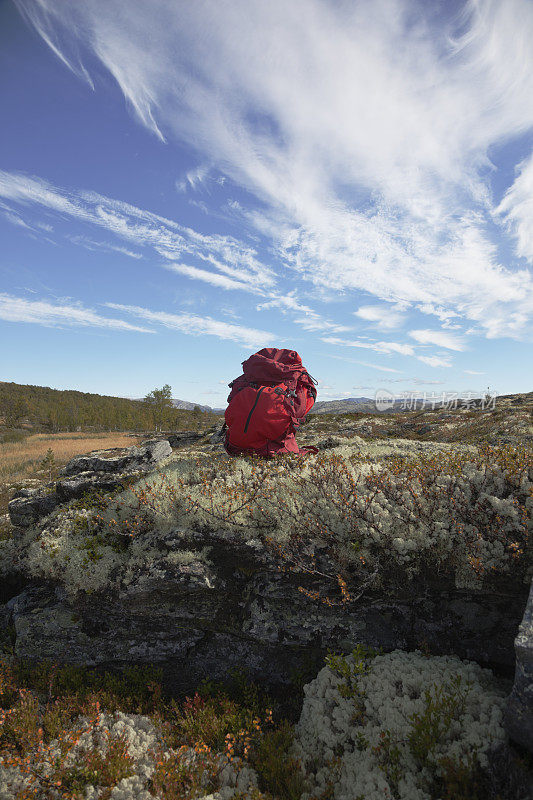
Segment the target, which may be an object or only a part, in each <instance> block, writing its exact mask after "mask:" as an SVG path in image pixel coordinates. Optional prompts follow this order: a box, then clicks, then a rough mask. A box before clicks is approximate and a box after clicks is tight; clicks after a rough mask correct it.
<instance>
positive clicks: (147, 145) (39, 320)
mask: <svg viewBox="0 0 533 800" xmlns="http://www.w3.org/2000/svg"><path fill="white" fill-rule="evenodd" d="M0 37H1V40H0V45H1V46H0V98H1V108H2V111H3V114H2V125H1V126H0V236H1V241H2V248H1V251H0V275H1V284H0V336H1V337H2V342H3V345H4V346H3V347H2V351H1V352H2V363H1V374H0V378H1V379H2V380H7V381H15V382H18V383H29V384H37V385H45V386H52V387H54V388H59V389H64V388H74V389H79V390H81V391H91V392H98V393H100V394H111V395H119V396H126V397H140V396H143V395H144V394H146V393H147V392H148V391H150V390H151V389H153V388H154V387H159V386H162V385H163V384H164V383H169V384H170V385H171V386H172V388H173V395H174V397H179V398H182V399H185V400H191V401H197V402H201V403H206V404H209V405H211V406H214V407H224V405H225V400H226V396H227V392H228V389H227V384H228V382H229V381H230V380H232V379H233V378H234V377H236V376H237V375H238V374H239V373H240V371H241V367H240V365H241V362H242V361H243V360H244V359H246V358H247V357H248V356H249V355H251V354H252V353H253V352H255V351H256V350H258V349H260V348H262V347H272V346H273V347H287V348H291V349H296V350H298V352H299V353H300V354H301V356H302V358H303V360H304V363H305V364H306V366H307V367H308V369H309V371H310V373H311V374H312V375H314V376H315V377H316V378H318V380H319V387H318V388H319V399H323V400H327V399H333V398H342V397H350V396H360V395H366V396H372V395H373V393H374V392H375V391H376V390H377V389H378V388H380V387H381V388H387V389H388V390H390V391H392V392H394V393H397V394H398V395H399V394H401V393H402V392H416V393H417V394H418V395H420V396H421V395H422V394H423V393H431V394H432V393H435V392H437V393H438V392H441V391H443V392H453V391H456V392H460V393H462V392H478V393H480V392H482V391H483V390H484V389H485V388H486V387H487V386H490V387H491V389H492V390H494V391H496V392H498V393H500V394H503V393H507V392H517V391H530V390H531V389H532V385H531V363H532V359H531V340H532V335H531V334H532V329H533V326H532V317H533V281H532V275H531V265H532V262H533V103H532V101H531V98H532V96H533V49H532V48H531V41H533V0H506V2H505V3H501V2H498V0H479V1H478V2H472V3H466V4H463V3H455V2H448V1H447V2H444V0H443V2H441V3H439V2H435V3H416V2H412V1H409V2H408V1H407V0H351V2H341V0H335V1H334V0H329V2H325V0H291V3H288V4H287V3H285V2H282V0H270V1H269V2H268V3H264V2H260V0H209V1H207V0H195V2H194V3H184V2H183V3H180V2H175V1H174V0H149V2H146V0H144V1H143V2H140V1H139V0H84V2H83V3H72V2H71V0H15V2H11V1H10V0H8V1H7V2H6V1H5V0H4V2H2V3H0Z"/></svg>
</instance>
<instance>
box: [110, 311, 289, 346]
mask: <svg viewBox="0 0 533 800" xmlns="http://www.w3.org/2000/svg"><path fill="white" fill-rule="evenodd" d="M105 305H106V306H107V307H108V308H114V309H116V310H117V311H123V312H125V313H127V314H132V315H133V316H135V317H140V318H141V319H145V320H147V321H149V322H152V323H157V324H159V325H163V326H164V327H165V328H170V329H171V330H176V331H181V332H182V333H186V334H188V335H189V336H203V335H208V336H216V337H218V338H219V339H227V340H229V341H232V342H238V343H239V344H242V345H244V346H245V347H266V346H267V345H269V344H271V343H272V341H274V340H276V339H277V338H278V337H276V336H275V334H273V333H269V332H268V331H262V330H257V329H255V328H247V327H245V326H244V325H233V324H230V323H228V322H223V321H222V320H216V319H212V318H211V317H200V316H198V315H196V314H170V313H168V312H166V311H152V310H150V309H148V308H142V307H141V306H132V305H123V304H122V303H106V304H105Z"/></svg>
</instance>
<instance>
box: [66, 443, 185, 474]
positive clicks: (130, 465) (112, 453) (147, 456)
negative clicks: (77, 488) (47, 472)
mask: <svg viewBox="0 0 533 800" xmlns="http://www.w3.org/2000/svg"><path fill="white" fill-rule="evenodd" d="M170 455H172V448H171V446H170V444H169V442H168V440H167V439H151V440H149V441H147V442H143V444H142V445H139V446H138V447H136V446H135V445H134V446H133V447H127V448H121V449H111V450H97V451H95V452H94V453H88V454H87V455H84V456H76V458H73V459H71V460H70V461H69V462H68V464H66V465H65V466H64V467H63V469H62V470H61V475H63V476H69V475H78V474H79V473H80V472H122V471H123V470H127V469H136V468H138V467H142V466H145V465H153V464H155V463H157V462H158V461H161V459H163V458H167V456H170Z"/></svg>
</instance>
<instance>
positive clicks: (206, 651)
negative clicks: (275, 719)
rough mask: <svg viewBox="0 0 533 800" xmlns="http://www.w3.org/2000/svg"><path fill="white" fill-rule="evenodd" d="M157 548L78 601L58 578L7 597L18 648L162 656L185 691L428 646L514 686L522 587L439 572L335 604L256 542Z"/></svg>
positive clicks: (222, 540) (280, 679)
mask: <svg viewBox="0 0 533 800" xmlns="http://www.w3.org/2000/svg"><path fill="white" fill-rule="evenodd" d="M157 551H159V554H160V555H159V557H158V556H157V553H155V551H153V552H154V555H153V556H152V557H151V559H150V560H149V561H148V560H147V561H146V563H145V564H144V565H142V566H137V567H136V568H135V570H134V572H133V573H132V574H126V575H124V576H123V579H122V580H120V581H118V583H117V584H116V586H115V587H114V588H111V587H110V588H109V589H107V590H104V591H98V592H94V593H89V592H78V593H77V595H76V596H75V598H72V597H69V596H68V595H67V593H66V592H65V589H64V588H63V587H62V586H61V585H60V584H56V585H54V584H52V583H44V584H43V583H41V584H40V585H39V584H38V583H37V582H36V583H34V584H33V585H30V586H28V588H26V589H25V590H24V591H23V592H22V593H21V594H19V595H18V596H17V597H15V598H13V599H12V600H10V601H9V603H8V608H9V610H10V614H11V618H12V624H13V625H14V629H15V634H16V642H15V653H16V655H17V656H19V657H24V658H28V659H30V660H37V659H42V658H48V659H52V660H56V659H57V660H60V661H64V662H69V663H77V664H81V663H84V664H91V665H96V664H116V665H121V664H124V663H144V664H146V663H158V664H160V665H161V666H163V667H164V669H165V671H166V677H167V681H168V682H169V684H171V685H172V686H173V688H175V689H178V690H180V691H184V690H185V691H188V690H190V689H192V688H193V687H194V685H196V684H197V683H198V680H199V679H200V678H201V677H210V678H212V679H213V680H224V679H225V677H226V676H227V673H228V671H229V670H230V669H231V668H232V667H238V666H242V665H243V664H245V665H246V666H247V667H248V668H249V670H250V673H251V675H252V677H253V678H254V679H256V680H259V681H261V682H262V683H263V684H265V685H267V686H273V685H278V686H279V685H282V684H288V683H290V681H291V675H292V673H293V671H294V670H298V669H302V668H303V667H304V665H305V664H306V663H309V661H311V662H312V663H313V664H314V665H315V666H321V665H322V663H323V659H324V656H325V655H326V654H327V651H328V649H331V650H335V651H336V652H349V651H351V650H352V649H353V647H354V646H355V645H356V644H357V643H358V642H364V643H366V644H369V645H371V646H373V647H376V648H378V647H383V648H384V650H385V651H389V650H392V649H395V648H400V649H405V650H412V649H415V648H417V647H420V646H427V647H428V648H429V651H430V652H431V653H433V654H435V655H441V654H446V653H450V654H455V655H458V656H459V657H460V658H466V659H471V660H475V661H477V662H478V663H480V664H482V665H484V666H489V667H492V668H493V669H495V670H496V671H497V672H499V673H500V674H503V675H505V676H507V678H508V679H509V689H510V685H511V676H512V674H513V671H514V663H515V662H514V652H513V641H514V637H515V635H516V630H517V626H518V623H519V621H520V618H521V616H522V613H523V609H524V604H525V597H524V587H520V589H519V591H517V592H516V593H514V594H508V595H505V594H503V593H502V594H501V595H493V596H490V595H485V594H484V595H479V594H476V593H475V592H470V591H466V590H456V589H455V588H454V587H453V582H452V584H451V585H450V584H446V582H443V581H440V582H438V581H435V583H434V586H433V589H432V591H429V589H428V590H427V591H426V592H425V593H423V594H421V593H420V592H417V591H416V589H415V588H413V589H411V590H408V589H407V588H406V590H405V592H403V595H399V594H397V593H396V594H395V595H393V594H392V593H388V592H384V593H381V594H376V593H373V594H369V595H366V596H365V597H363V598H361V599H360V600H359V601H357V602H356V603H355V604H354V605H352V606H349V607H347V608H342V607H332V608H329V607H327V606H325V605H321V604H317V603H316V602H314V601H312V600H309V599H308V598H307V597H305V596H304V595H303V594H302V593H301V592H300V591H299V590H298V586H299V585H303V586H304V587H307V588H308V589H317V588H318V589H319V590H320V591H321V593H322V594H323V595H325V594H327V592H328V590H331V584H329V585H326V583H325V582H322V583H320V582H318V583H317V582H316V579H314V578H313V579H312V580H311V579H310V578H309V576H307V575H305V574H302V573H300V574H293V573H284V572H281V573H280V572H279V571H278V570H277V563H276V561H275V559H274V557H273V556H272V555H271V553H270V552H267V551H266V550H265V548H264V547H263V546H262V545H261V543H260V542H259V541H258V540H256V539H249V540H243V539H242V537H240V536H238V535H237V534H230V533H229V532H228V531H219V532H209V533H203V532H202V533H201V532H197V531H190V530H173V531H170V532H168V533H167V534H165V535H161V536H159V537H158V539H157ZM168 554H172V556H171V558H169V557H168ZM317 563H318V565H321V562H320V560H319V561H318V562H317Z"/></svg>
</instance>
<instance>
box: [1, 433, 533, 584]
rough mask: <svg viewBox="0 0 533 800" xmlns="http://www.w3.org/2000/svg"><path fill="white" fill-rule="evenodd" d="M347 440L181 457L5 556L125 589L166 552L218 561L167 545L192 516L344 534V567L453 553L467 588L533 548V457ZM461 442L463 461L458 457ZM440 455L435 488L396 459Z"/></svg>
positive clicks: (195, 521)
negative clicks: (491, 460) (293, 451)
mask: <svg viewBox="0 0 533 800" xmlns="http://www.w3.org/2000/svg"><path fill="white" fill-rule="evenodd" d="M339 441H341V444H339V445H338V446H336V447H334V448H330V449H327V450H325V451H323V452H322V453H320V454H319V455H317V456H311V457H307V458H305V459H295V458H282V459H274V460H273V461H268V462H265V461H261V460H258V459H250V458H235V459H231V458H229V457H227V456H222V455H218V454H217V455H214V454H211V455H210V456H206V454H205V453H204V454H201V453H198V454H197V455H196V457H195V458H192V457H191V454H189V455H188V457H186V458H176V457H172V459H170V460H169V461H168V463H166V464H165V466H164V468H162V469H159V470H157V471H155V472H154V473H152V474H151V475H149V476H147V477H145V478H142V479H140V480H139V481H138V482H137V483H136V484H135V485H134V486H133V487H131V488H130V489H127V490H125V491H124V492H122V493H121V494H120V495H118V496H116V497H114V498H113V499H112V500H110V503H109V507H108V508H107V509H104V510H103V511H101V512H99V513H100V519H99V523H98V525H97V526H95V525H94V524H93V523H92V521H91V520H92V519H93V517H94V509H93V510H89V511H83V510H79V509H75V508H67V509H65V508H63V509H60V510H58V511H56V512H54V513H53V514H51V515H50V517H48V518H47V519H46V520H45V523H44V526H42V527H41V528H40V529H39V528H36V529H31V530H30V531H28V532H27V533H26V534H25V535H24V536H23V537H22V538H21V540H20V542H19V544H17V547H16V548H14V546H13V545H12V544H11V543H8V544H6V545H4V544H3V543H0V545H1V546H0V563H5V562H6V561H9V560H13V559H14V558H15V557H16V558H19V559H20V561H21V563H22V564H23V566H24V567H25V569H26V571H27V572H28V573H29V574H30V575H32V576H35V577H48V578H52V579H57V580H59V581H60V582H61V583H63V585H64V586H65V588H66V590H67V592H68V593H69V594H75V593H76V592H77V591H78V590H80V589H81V590H85V591H97V590H99V589H105V588H118V587H119V586H120V585H121V583H122V582H123V581H125V582H126V583H129V582H130V581H131V580H132V579H133V577H134V576H135V575H136V574H137V573H138V572H139V570H140V569H141V568H144V571H146V566H147V565H148V566H150V564H152V563H154V562H157V565H158V569H163V570H164V568H165V567H164V561H165V559H167V564H168V566H169V567H176V566H177V565H179V564H183V565H186V564H188V563H190V562H191V561H192V560H199V561H204V562H208V560H209V559H208V554H207V553H206V552H205V551H204V552H200V553H191V552H188V551H186V550H181V549H180V548H179V546H176V549H175V550H174V551H172V550H170V552H168V551H165V547H161V546H160V545H161V543H162V541H163V540H164V539H165V537H166V535H167V534H169V533H172V532H173V531H174V532H175V531H176V530H177V529H180V528H181V529H187V528H192V529H195V530H197V531H202V532H206V531H209V530H212V531H224V530H227V531H230V532H231V533H232V534H238V535H240V536H242V537H243V539H244V540H248V539H250V540H254V541H257V540H258V539H259V540H261V539H263V538H264V536H268V537H269V538H270V539H271V540H272V541H273V542H275V543H277V544H278V545H281V546H287V545H288V544H289V543H290V542H291V541H292V539H293V537H294V536H295V534H298V535H299V534H301V535H302V536H303V538H304V539H306V540H307V541H315V542H317V543H321V542H322V543H323V542H325V541H329V542H331V541H334V542H335V548H336V557H337V558H338V559H339V562H341V563H342V564H343V565H344V566H347V565H350V564H352V565H356V566H357V567H358V568H360V566H361V564H364V565H365V566H366V568H367V570H370V569H372V568H373V567H374V566H375V565H376V564H378V563H383V562H384V561H385V560H386V561H387V563H389V564H391V565H394V566H395V565H398V566H399V567H401V569H402V570H403V572H404V573H405V575H406V577H407V578H409V579H414V578H416V576H417V575H418V574H419V571H420V569H421V565H425V564H427V563H432V564H434V565H435V567H439V568H440V567H441V565H443V564H445V565H446V569H451V568H453V569H454V570H455V579H456V586H457V587H458V588H477V587H478V586H479V585H480V580H479V576H478V574H477V573H476V572H475V571H474V570H473V568H472V565H473V564H474V563H475V562H479V563H480V564H482V566H483V570H484V572H485V573H486V574H489V573H493V572H495V573H498V574H503V575H505V574H507V575H512V574H513V571H514V569H515V564H516V556H517V550H519V549H520V548H523V547H524V545H523V541H522V540H523V538H524V524H525V523H524V515H525V516H527V515H528V514H529V517H531V502H532V499H531V488H532V486H533V483H532V482H531V480H530V479H529V477H528V475H527V470H526V471H524V472H523V475H522V479H521V483H520V485H519V486H517V485H514V484H510V483H509V481H508V478H507V475H506V474H505V471H504V469H503V468H500V467H499V466H498V465H497V464H491V465H489V467H490V468H487V464H486V463H483V462H482V461H480V460H479V459H477V461H476V458H477V454H478V449H477V448H475V447H473V446H465V447H459V446H457V445H455V446H451V445H449V444H443V443H435V442H420V441H411V440H405V439H393V440H383V441H380V440H377V441H372V442H367V443H363V444H361V440H360V441H357V442H351V441H350V439H348V438H345V439H344V441H342V440H339ZM456 455H457V456H458V459H459V461H458V462H457V463H458V464H459V467H457V465H455V466H454V465H453V463H452V462H453V459H454V458H455V456H456ZM428 458H429V459H433V461H434V462H435V464H436V465H437V472H438V467H439V465H440V464H441V463H442V464H444V465H446V463H447V459H448V460H449V461H450V468H449V470H448V471H447V470H446V469H444V470H443V471H442V472H441V473H438V474H436V477H435V479H434V482H433V484H432V485H431V487H429V489H428V487H425V486H424V485H423V482H422V481H421V476H420V475H418V476H417V474H416V470H415V472H414V473H413V474H412V475H410V476H408V477H406V475H404V474H402V473H401V469H400V472H398V470H396V472H394V470H393V469H392V467H391V465H394V464H398V463H404V462H405V463H411V464H416V463H422V467H421V469H425V467H424V464H425V463H426V462H427V460H428ZM424 459H425V461H424ZM378 479H379V480H381V479H382V484H379V480H378ZM378 484H379V485H378ZM518 497H519V498H520V501H519V500H518V499H517V498H518ZM524 498H528V499H527V500H524ZM117 504H118V505H120V504H122V505H120V510H118V506H117ZM524 504H525V505H524ZM528 506H529V508H528ZM136 514H137V515H139V514H140V515H141V516H143V515H144V516H143V519H144V522H143V524H142V525H141V527H140V528H135V529H134V530H133V531H132V532H131V535H129V534H128V527H127V526H128V524H129V523H128V520H130V519H132V518H134V517H135V515H136ZM529 525H530V528H531V520H530V521H529ZM487 531H488V533H487ZM126 542H127V546H122V545H124V544H125V543H126ZM117 545H121V546H117ZM528 559H529V561H528ZM523 561H524V563H525V564H526V574H525V577H524V582H529V580H530V579H531V577H532V575H533V563H531V562H532V559H531V558H530V557H529V551H527V550H526V554H525V556H524V559H523ZM377 585H379V577H378V578H377V579H376V586H377Z"/></svg>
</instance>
